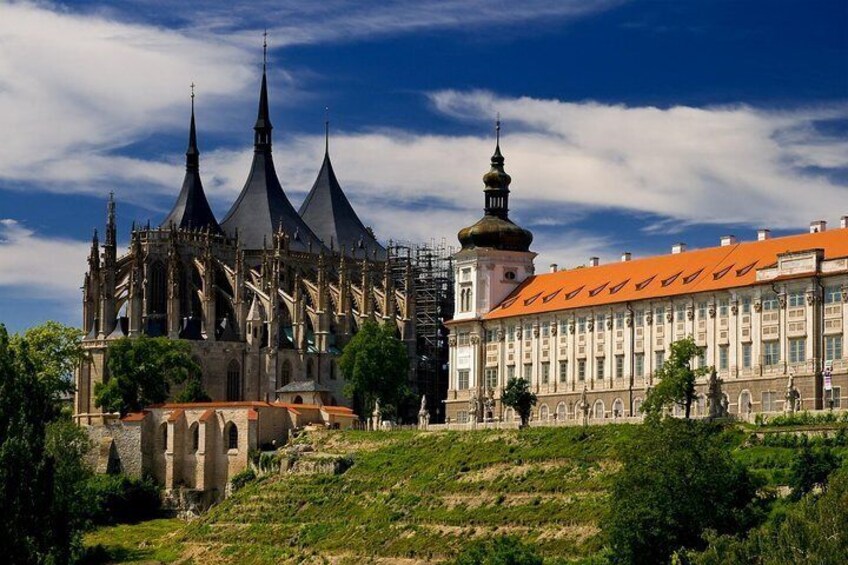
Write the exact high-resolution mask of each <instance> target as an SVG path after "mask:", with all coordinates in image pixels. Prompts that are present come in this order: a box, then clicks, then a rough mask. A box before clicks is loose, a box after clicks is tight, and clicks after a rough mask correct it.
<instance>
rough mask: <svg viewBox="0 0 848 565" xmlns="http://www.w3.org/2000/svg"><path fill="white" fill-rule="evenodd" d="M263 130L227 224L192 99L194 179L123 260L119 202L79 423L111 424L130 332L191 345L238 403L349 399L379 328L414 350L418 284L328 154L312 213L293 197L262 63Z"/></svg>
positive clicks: (87, 289)
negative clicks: (352, 350)
mask: <svg viewBox="0 0 848 565" xmlns="http://www.w3.org/2000/svg"><path fill="white" fill-rule="evenodd" d="M253 129H254V154H253V163H252V165H251V168H250V170H249V171H248V175H247V181H246V182H245V185H244V188H243V189H242V191H241V193H240V195H239V196H238V198H237V199H236V201H235V203H234V204H233V205H232V208H231V209H230V211H229V212H228V213H227V215H226V216H225V217H224V218H223V219H222V220H221V221H220V222H219V221H218V220H217V219H216V218H215V216H214V214H213V213H212V211H211V209H210V207H209V204H208V202H207V199H206V196H205V194H204V190H203V185H202V182H201V176H200V159H199V150H198V144H197V133H196V127H195V116H194V97H193V96H192V112H191V123H190V133H189V145H188V150H187V152H186V173H185V180H184V181H183V185H182V188H181V190H180V193H179V196H178V197H177V200H176V203H175V204H174V207H173V209H172V210H171V212H170V213H169V214H168V216H167V217H166V218H165V219H164V220H163V221H162V222H161V223H160V224H159V226H158V227H151V226H150V225H149V224H148V225H147V226H144V227H142V226H138V225H134V226H133V227H132V229H131V231H130V243H129V249H128V250H126V251H125V252H119V250H118V245H117V232H118V226H117V225H116V215H115V206H116V204H115V202H114V200H113V199H112V198H110V200H109V203H108V213H107V223H106V231H105V238H104V241H103V244H102V246H101V243H100V241H99V238H98V234H97V232H95V234H94V238H93V240H92V244H91V253H90V255H89V258H88V272H87V273H86V275H85V279H84V281H83V320H82V321H83V328H84V330H85V332H86V337H85V340H84V345H85V347H86V349H87V350H88V352H89V353H90V356H89V359H88V360H87V361H85V362H84V363H83V364H82V366H81V367H80V369H79V371H78V374H77V393H76V399H75V412H76V414H77V416H78V419H79V420H80V421H81V422H83V423H95V422H96V421H98V419H100V420H102V415H101V414H100V409H99V408H98V407H97V406H95V399H94V389H95V386H96V384H97V383H99V382H103V381H104V380H106V379H108V378H109V375H108V373H107V370H106V356H107V350H108V346H109V343H110V342H111V341H113V340H115V339H119V338H123V337H129V338H134V337H138V336H141V335H147V336H167V337H168V338H170V339H182V340H187V341H189V342H190V343H191V344H192V350H193V353H194V358H195V360H196V361H197V362H198V363H199V364H200V366H201V367H202V380H203V386H204V388H205V390H206V391H207V392H208V394H209V395H210V396H211V397H212V399H213V400H214V401H230V402H236V401H262V402H265V401H269V400H271V401H274V400H281V401H284V402H288V403H294V404H297V403H307V404H318V405H328V406H329V405H335V404H339V405H345V404H348V403H349V402H348V399H346V398H344V395H343V393H342V389H343V385H344V380H343V377H342V375H341V374H340V372H339V370H338V367H337V357H338V354H339V353H340V350H341V348H342V346H343V345H344V344H345V343H346V342H347V341H348V340H349V339H350V337H351V336H352V335H353V334H354V333H355V332H356V331H357V328H358V327H359V326H360V324H362V322H363V321H364V320H367V319H374V320H377V321H381V322H388V323H390V324H395V325H396V326H397V333H398V336H399V337H400V338H401V339H402V340H404V341H405V342H406V343H407V345H408V347H409V351H410V355H413V354H414V348H415V335H414V333H415V330H414V324H413V320H414V308H415V304H414V299H413V298H412V296H413V292H412V284H413V283H412V276H411V274H410V273H407V274H406V276H405V278H399V277H398V276H397V273H396V272H395V274H394V276H393V275H392V269H391V258H390V257H389V256H388V254H387V252H386V249H385V248H384V247H382V246H381V245H380V244H379V243H378V242H377V240H376V239H375V237H374V235H373V233H372V232H371V230H370V229H369V228H366V227H365V226H364V225H363V223H362V222H361V221H360V219H359V217H358V216H357V214H356V212H355V211H354V210H353V208H352V206H351V204H350V202H349V201H348V199H347V197H346V196H345V194H344V192H343V190H342V189H341V186H340V185H339V182H338V180H337V178H336V175H335V173H334V171H333V167H332V164H331V162H330V156H329V151H327V152H326V153H325V155H324V160H323V163H322V165H321V168H320V171H319V173H318V177H317V179H316V181H315V184H314V185H313V187H312V189H311V191H310V193H309V195H308V196H307V198H306V200H305V201H304V203H303V205H302V206H301V208H300V210H295V209H294V207H293V206H292V204H291V203H290V201H289V199H288V197H287V196H286V194H285V192H284V191H283V188H282V186H281V184H280V181H279V179H278V177H277V174H276V171H275V168H274V162H273V158H272V153H271V148H272V135H271V133H272V129H273V128H272V125H271V120H270V112H269V104H268V86H267V79H266V75H265V70H264V68H263V74H262V84H261V89H260V101H259V111H258V117H257V120H256V124H255V126H254V128H253ZM413 365H414V364H413Z"/></svg>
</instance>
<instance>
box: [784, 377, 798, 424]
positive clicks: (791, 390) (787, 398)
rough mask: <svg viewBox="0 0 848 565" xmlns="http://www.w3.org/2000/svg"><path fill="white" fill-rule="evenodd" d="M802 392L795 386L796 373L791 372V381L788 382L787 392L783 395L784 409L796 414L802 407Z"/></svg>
mask: <svg viewBox="0 0 848 565" xmlns="http://www.w3.org/2000/svg"><path fill="white" fill-rule="evenodd" d="M800 401H801V393H800V392H799V391H798V387H796V386H795V373H793V372H791V371H790V372H789V382H788V383H786V394H785V395H784V397H783V411H784V412H785V413H786V414H794V413H795V411H796V410H798V409H799V408H800V406H799V404H800Z"/></svg>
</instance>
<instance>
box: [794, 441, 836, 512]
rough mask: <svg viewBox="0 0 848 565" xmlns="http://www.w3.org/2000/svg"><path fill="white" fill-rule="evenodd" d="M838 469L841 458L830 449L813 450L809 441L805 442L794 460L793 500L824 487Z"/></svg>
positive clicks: (824, 447)
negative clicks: (816, 488)
mask: <svg viewBox="0 0 848 565" xmlns="http://www.w3.org/2000/svg"><path fill="white" fill-rule="evenodd" d="M804 439H805V440H806V439H807V438H806V436H805V437H804ZM838 468H839V458H838V457H837V456H836V455H835V454H834V453H833V450H832V449H831V448H830V447H827V446H821V447H816V448H813V447H812V446H811V445H810V443H809V441H804V445H803V446H802V448H801V451H799V452H798V453H796V454H795V458H794V459H793V460H792V467H791V470H790V476H789V486H790V487H792V498H793V499H794V500H799V499H800V498H801V497H802V496H804V495H805V494H807V493H808V492H810V491H812V490H813V489H814V488H815V487H817V486H824V485H825V484H826V482H827V478H828V476H829V475H830V474H831V473H832V472H833V471H834V470H836V469H838Z"/></svg>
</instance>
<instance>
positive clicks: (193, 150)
mask: <svg viewBox="0 0 848 565" xmlns="http://www.w3.org/2000/svg"><path fill="white" fill-rule="evenodd" d="M198 168H200V151H199V150H198V149H197V128H196V126H195V124H194V83H193V82H192V83H191V124H190V126H189V130H188V149H186V169H198Z"/></svg>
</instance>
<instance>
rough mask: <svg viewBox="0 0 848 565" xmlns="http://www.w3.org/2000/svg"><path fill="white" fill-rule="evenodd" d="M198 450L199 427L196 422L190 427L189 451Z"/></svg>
mask: <svg viewBox="0 0 848 565" xmlns="http://www.w3.org/2000/svg"><path fill="white" fill-rule="evenodd" d="M198 449H200V426H198V425H197V422H195V423H194V424H192V425H191V451H192V452H197V450H198Z"/></svg>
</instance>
